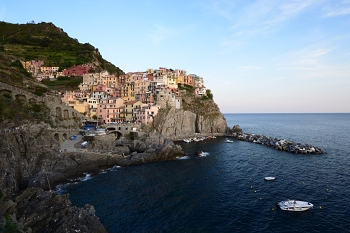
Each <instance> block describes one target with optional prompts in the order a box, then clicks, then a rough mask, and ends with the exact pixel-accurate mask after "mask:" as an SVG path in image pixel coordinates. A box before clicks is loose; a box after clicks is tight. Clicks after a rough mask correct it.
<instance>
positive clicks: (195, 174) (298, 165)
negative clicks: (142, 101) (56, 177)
mask: <svg viewBox="0 0 350 233" xmlns="http://www.w3.org/2000/svg"><path fill="white" fill-rule="evenodd" d="M224 115H225V117H226V120H227V123H228V125H229V126H230V127H233V126H234V125H240V126H241V128H242V129H243V132H245V133H255V134H261V135H265V136H269V137H277V138H280V139H287V140H291V141H294V142H301V143H309V144H311V145H314V146H316V147H320V148H322V149H323V150H325V151H326V152H327V154H324V155H300V154H291V153H287V152H282V151H277V150H273V149H270V148H267V147H264V146H262V145H258V144H254V143H249V142H244V141H236V140H234V142H233V143H225V142H224V141H225V138H224V137H221V138H216V139H213V140H206V141H202V142H197V143H182V142H180V143H178V144H180V145H182V146H183V149H184V151H185V152H186V153H188V155H189V156H188V157H185V158H181V159H178V160H175V161H167V162H157V163H151V164H144V165H138V166H130V167H114V168H111V169H108V170H106V171H101V173H100V174H98V175H97V176H89V174H82V178H81V180H82V181H81V182H76V183H74V184H69V185H64V186H59V187H58V191H59V192H60V193H69V194H70V200H71V201H72V204H73V205H76V206H78V207H82V206H84V205H85V204H91V205H93V206H94V207H95V210H96V215H97V216H98V217H99V218H100V221H101V222H102V224H103V225H104V226H105V227H106V229H107V231H108V232H220V233H221V232H350V138H349V135H350V114H224ZM198 150H201V151H204V152H207V154H206V156H203V157H200V158H197V157H194V156H193V155H194V153H195V152H196V151H198ZM265 176H275V177H276V180H274V181H265V180H264V177H265ZM286 199H297V200H303V201H308V202H311V203H313V204H314V208H313V209H310V210H308V211H305V212H286V211H282V210H280V209H277V208H276V205H275V204H276V202H278V201H282V200H286Z"/></svg>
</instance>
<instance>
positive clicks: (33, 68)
mask: <svg viewBox="0 0 350 233" xmlns="http://www.w3.org/2000/svg"><path fill="white" fill-rule="evenodd" d="M22 65H23V67H24V68H25V69H26V70H27V71H28V72H30V73H31V74H32V75H33V76H34V77H36V79H37V80H38V81H41V80H43V79H49V80H51V81H53V80H56V79H57V78H59V77H60V76H82V77H83V82H82V83H81V84H80V85H79V90H75V91H65V92H64V93H58V94H60V95H61V99H62V102H64V103H66V104H67V105H68V106H70V107H72V108H74V109H75V110H77V111H78V112H80V113H82V114H84V115H85V116H86V117H87V118H89V119H93V120H96V121H98V122H100V123H103V124H110V123H122V122H137V123H143V124H149V123H150V122H152V121H153V118H154V116H155V115H157V113H158V111H159V109H161V108H166V107H175V108H177V109H179V108H181V103H182V101H181V93H183V92H182V91H181V90H180V89H179V86H180V87H181V86H183V87H191V88H192V90H193V91H194V94H195V95H196V96H198V97H203V96H207V93H208V91H209V92H210V90H207V89H206V88H205V86H204V81H203V78H202V77H199V76H197V75H195V74H189V75H187V74H186V71H185V70H179V69H175V70H173V69H167V68H163V67H160V68H159V69H148V70H147V71H145V72H129V73H127V74H123V75H120V76H119V77H117V76H115V75H113V74H112V75H111V74H109V73H108V72H107V71H102V72H99V73H91V72H90V71H91V70H93V69H91V68H92V67H91V66H90V65H78V66H73V67H71V68H69V69H65V70H63V71H61V72H59V67H47V66H44V62H43V61H40V60H33V61H26V62H22Z"/></svg>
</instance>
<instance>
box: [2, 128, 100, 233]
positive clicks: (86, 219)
mask: <svg viewBox="0 0 350 233" xmlns="http://www.w3.org/2000/svg"><path fill="white" fill-rule="evenodd" d="M58 150H59V144H58V143H57V142H56V141H55V140H54V138H53V137H52V135H51V134H50V132H49V131H48V130H46V129H44V128H42V129H40V128H38V129H37V130H31V131H18V132H13V133H1V136H0V206H1V208H0V232H3V230H4V229H8V228H9V227H11V229H12V228H13V229H17V230H18V232H22V231H20V230H23V229H31V230H33V232H68V231H69V230H68V229H74V228H73V227H74V226H75V227H76V229H78V230H79V229H81V230H82V231H81V232H106V231H105V230H104V228H103V226H102V225H101V223H100V222H99V220H98V218H97V217H96V216H95V214H94V209H93V207H88V206H87V207H86V208H83V209H79V208H76V207H71V204H70V202H69V200H68V196H64V197H61V196H60V195H56V194H54V193H52V192H48V191H43V190H42V189H40V188H34V187H43V188H45V189H49V182H48V181H50V184H51V188H54V187H53V186H54V184H55V182H58V181H62V180H64V179H65V178H68V177H70V176H73V175H77V174H79V172H83V171H85V170H86V169H87V168H88V165H89V163H87V162H86V160H84V159H81V160H80V159H79V156H76V157H73V156H71V155H69V154H63V153H59V152H58ZM84 161H85V163H84ZM92 163H93V161H92V162H90V164H92ZM95 166H96V165H95ZM29 187H32V188H29ZM14 195H16V198H15V199H13V197H14ZM79 216H82V217H79ZM86 229H89V230H88V231H85V230H86ZM67 230H68V231H67ZM11 232H12V231H11ZM16 232H17V231H16ZM29 232H30V231H29Z"/></svg>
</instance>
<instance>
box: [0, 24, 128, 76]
mask: <svg viewBox="0 0 350 233" xmlns="http://www.w3.org/2000/svg"><path fill="white" fill-rule="evenodd" d="M0 32H1V33H0V42H1V47H0V51H5V53H6V54H8V55H12V56H14V57H17V58H18V59H20V60H22V61H30V60H42V61H44V66H58V67H60V68H61V69H66V68H69V67H72V66H74V65H81V64H92V63H94V64H96V62H97V63H98V64H99V65H97V67H96V71H99V70H103V69H105V70H107V71H108V72H110V73H111V74H115V75H117V76H119V75H121V74H123V71H122V70H121V69H119V68H118V67H116V66H115V65H113V64H112V63H110V62H108V61H106V60H105V59H103V58H102V56H101V54H100V53H99V51H98V49H97V48H95V47H94V46H92V45H91V44H89V43H84V44H81V43H79V41H78V40H77V39H73V38H71V37H69V36H68V34H67V33H65V32H64V31H63V30H62V29H61V28H58V27H56V26H55V25H54V24H53V23H45V22H41V23H38V24H35V23H34V22H30V23H27V24H11V23H6V22H0Z"/></svg>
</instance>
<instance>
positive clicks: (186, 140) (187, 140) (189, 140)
mask: <svg viewBox="0 0 350 233" xmlns="http://www.w3.org/2000/svg"><path fill="white" fill-rule="evenodd" d="M182 141H184V142H187V143H189V142H191V139H186V138H185V139H183V140H182Z"/></svg>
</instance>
